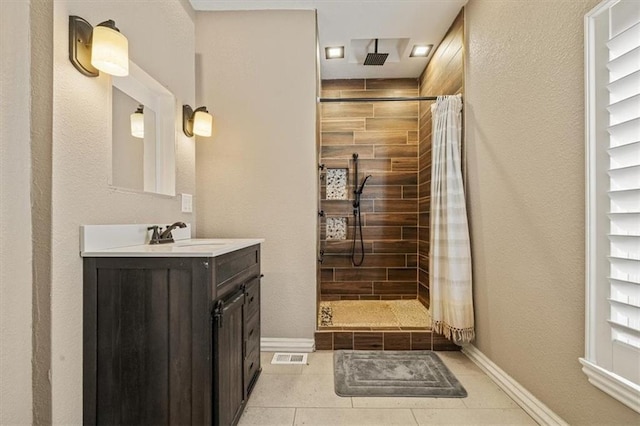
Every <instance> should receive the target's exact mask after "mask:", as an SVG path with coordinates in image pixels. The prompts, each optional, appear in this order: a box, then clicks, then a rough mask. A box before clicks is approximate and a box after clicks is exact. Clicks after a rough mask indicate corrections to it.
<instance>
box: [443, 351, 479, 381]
mask: <svg viewBox="0 0 640 426" xmlns="http://www.w3.org/2000/svg"><path fill="white" fill-rule="evenodd" d="M437 354H438V356H439V357H440V359H441V360H442V362H444V364H445V365H446V366H447V368H449V370H451V372H452V373H453V374H454V375H455V376H456V377H457V376H458V375H467V374H476V375H481V376H482V375H484V374H485V373H484V372H483V371H482V370H481V369H480V367H478V366H477V365H476V364H475V363H474V362H473V361H471V360H470V359H469V358H467V356H466V355H465V354H463V353H462V352H457V351H441V352H437Z"/></svg>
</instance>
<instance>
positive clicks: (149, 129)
mask: <svg viewBox="0 0 640 426" xmlns="http://www.w3.org/2000/svg"><path fill="white" fill-rule="evenodd" d="M111 81H112V93H111V105H112V116H111V129H112V131H111V136H112V140H111V176H110V180H109V184H110V185H112V186H114V187H116V188H123V189H126V190H132V191H144V192H151V193H156V194H163V195H170V196H173V195H175V182H176V165H175V142H176V124H175V120H176V119H175V117H176V112H175V111H176V108H177V106H176V99H175V97H174V96H173V94H172V93H171V92H170V91H169V90H168V89H167V88H166V87H164V86H163V85H162V84H160V83H159V82H158V81H156V80H155V79H154V78H153V77H151V76H150V75H149V74H147V73H146V72H145V71H144V70H143V69H142V68H140V67H138V66H137V65H136V64H134V63H133V62H129V75H128V76H126V77H113V78H112V80H111ZM139 110H142V111H141V112H142V115H143V117H142V121H141V123H140V125H142V123H144V134H143V135H142V134H137V136H133V134H132V127H131V120H132V117H131V115H132V114H134V113H135V112H137V111H138V112H140V111H139ZM133 133H135V132H133Z"/></svg>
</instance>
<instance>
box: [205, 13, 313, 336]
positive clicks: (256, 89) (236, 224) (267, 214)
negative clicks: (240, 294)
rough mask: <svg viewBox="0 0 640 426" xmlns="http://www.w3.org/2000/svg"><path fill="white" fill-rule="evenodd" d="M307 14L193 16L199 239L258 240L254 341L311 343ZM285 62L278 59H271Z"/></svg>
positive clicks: (310, 44)
mask: <svg viewBox="0 0 640 426" xmlns="http://www.w3.org/2000/svg"><path fill="white" fill-rule="evenodd" d="M315 28H316V26H315V13H314V12H313V11H260V12H198V14H197V18H196V53H197V55H198V59H197V64H198V65H197V73H196V80H197V82H196V86H197V96H198V105H206V106H207V107H209V111H210V112H212V113H213V116H214V134H213V137H211V138H198V142H197V148H196V149H197V155H196V169H197V187H198V190H197V197H196V206H197V210H198V211H199V212H201V213H199V214H198V222H197V223H198V233H197V236H198V237H262V238H265V240H266V241H265V243H264V244H263V246H262V270H263V273H264V279H263V281H262V285H263V286H262V336H263V337H274V338H278V337H289V338H308V339H311V338H313V332H314V329H315V296H316V280H315V268H316V264H315V262H316V260H315V259H316V216H317V212H316V208H317V189H316V168H317V162H316V154H315V114H316V104H315V96H316V74H315V61H316V58H315V53H316V38H315ZM282 52H284V56H283V57H282V58H279V57H277V56H278V55H280V53H282Z"/></svg>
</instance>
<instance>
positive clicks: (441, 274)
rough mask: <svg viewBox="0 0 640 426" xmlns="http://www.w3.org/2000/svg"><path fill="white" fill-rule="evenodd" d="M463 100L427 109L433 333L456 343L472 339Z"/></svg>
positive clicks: (440, 100)
mask: <svg viewBox="0 0 640 426" xmlns="http://www.w3.org/2000/svg"><path fill="white" fill-rule="evenodd" d="M461 113H462V97H461V96H460V95H456V96H438V99H437V101H436V102H435V103H434V104H433V105H431V116H432V122H433V130H432V134H433V138H432V157H433V158H432V170H431V237H430V238H431V239H430V247H431V253H430V256H429V283H430V294H431V308H430V310H431V316H432V318H433V328H434V330H435V331H436V332H437V333H440V334H444V336H445V337H447V338H448V339H450V340H453V341H454V342H456V343H459V344H462V343H468V342H470V341H472V340H473V338H474V336H475V331H474V322H473V294H472V289H471V248H470V243H469V226H468V224H467V208H466V204H465V197H464V186H463V181H462V167H461V163H462V159H461V154H460V151H461V149H460V148H461V146H460V143H461V133H462V125H461Z"/></svg>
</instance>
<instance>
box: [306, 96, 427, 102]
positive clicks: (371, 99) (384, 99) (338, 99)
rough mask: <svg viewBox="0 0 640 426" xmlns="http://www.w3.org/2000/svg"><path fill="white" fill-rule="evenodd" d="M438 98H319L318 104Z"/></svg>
mask: <svg viewBox="0 0 640 426" xmlns="http://www.w3.org/2000/svg"><path fill="white" fill-rule="evenodd" d="M435 100H438V97H437V96H415V97H395V98H394V97H391V98H318V102H321V103H322V102H399V101H435Z"/></svg>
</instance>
